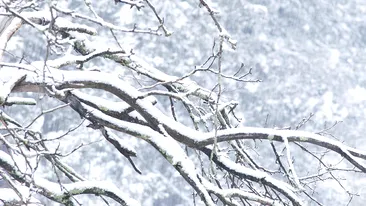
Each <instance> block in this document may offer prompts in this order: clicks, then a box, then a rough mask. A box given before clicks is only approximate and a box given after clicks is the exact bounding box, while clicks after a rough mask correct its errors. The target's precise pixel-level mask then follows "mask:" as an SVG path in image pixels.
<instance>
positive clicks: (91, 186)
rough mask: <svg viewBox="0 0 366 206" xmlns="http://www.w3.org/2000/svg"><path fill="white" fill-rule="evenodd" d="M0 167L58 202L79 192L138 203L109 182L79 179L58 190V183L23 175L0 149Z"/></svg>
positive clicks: (68, 200)
mask: <svg viewBox="0 0 366 206" xmlns="http://www.w3.org/2000/svg"><path fill="white" fill-rule="evenodd" d="M0 167H1V168H3V169H4V170H6V171H7V172H8V173H9V175H10V176H12V177H13V178H14V179H16V180H17V181H19V182H21V183H25V185H27V186H30V185H34V186H35V187H36V188H37V190H36V192H37V193H39V194H41V195H43V196H45V197H47V198H49V199H51V200H53V201H56V202H58V203H63V204H66V203H70V197H71V196H73V195H81V194H95V195H103V196H107V197H110V198H112V199H113V200H115V201H116V202H118V203H120V204H121V205H125V206H128V205H131V206H135V205H140V204H139V203H138V202H137V201H136V200H134V199H131V198H129V197H127V196H126V195H125V194H124V193H123V192H122V191H120V190H119V189H118V188H117V187H116V186H114V185H113V184H111V183H106V182H100V181H80V182H75V183H68V184H62V188H63V191H61V190H60V184H58V183H54V182H51V181H48V180H46V179H43V178H38V177H35V178H34V179H30V178H29V176H27V175H23V174H22V173H21V172H20V171H19V170H18V169H17V168H16V167H15V166H14V165H13V161H12V159H11V157H10V156H9V155H8V154H6V153H5V152H3V151H1V150H0Z"/></svg>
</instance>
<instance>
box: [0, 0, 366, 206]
mask: <svg viewBox="0 0 366 206" xmlns="http://www.w3.org/2000/svg"><path fill="white" fill-rule="evenodd" d="M309 2H311V1H309ZM273 4H276V5H273ZM290 4H296V5H298V7H291V6H289V5H290ZM307 4H309V5H307ZM310 4H311V3H303V4H302V3H299V2H298V3H294V2H292V1H288V5H287V4H285V3H283V4H282V3H281V4H280V3H278V4H277V3H273V2H272V3H265V2H262V3H261V1H254V2H251V1H232V2H231V1H230V3H228V2H227V1H209V0H197V1H193V0H191V1H177V2H165V3H162V2H160V1H152V0H143V1H138V0H131V1H122V0H115V1H100V2H92V1H89V0H83V1H69V2H68V1H31V0H27V1H19V0H12V1H3V2H2V3H0V8H1V18H2V19H1V27H0V29H1V30H0V47H1V50H0V59H1V62H0V66H1V68H0V106H1V110H0V202H1V203H4V204H5V205H12V204H18V205H57V203H59V204H62V205H81V204H85V205H102V204H104V205H131V206H135V205H232V206H234V205H296V206H300V205H329V204H332V202H330V201H332V200H331V198H328V196H329V194H330V196H332V195H333V194H339V195H337V196H338V197H337V198H338V199H335V200H333V201H335V202H337V204H344V205H346V204H348V203H355V204H357V202H359V203H360V204H361V202H362V201H363V200H365V199H364V197H363V196H362V193H361V194H360V192H359V191H358V190H359V185H360V184H362V182H364V179H365V176H364V175H365V173H366V161H365V160H366V150H365V149H366V148H365V147H364V146H360V145H359V144H357V141H359V140H356V139H355V140H354V141H351V139H352V136H354V133H356V132H355V131H358V130H356V129H355V131H349V130H351V129H349V128H351V126H352V125H351V124H350V126H348V127H349V128H348V127H345V128H346V129H348V130H346V131H344V132H339V133H338V134H341V135H343V137H341V138H337V137H335V135H333V134H332V130H333V129H334V128H337V126H338V123H339V121H337V120H338V119H337V118H336V119H335V120H334V121H333V123H332V124H331V125H328V126H325V127H324V128H322V129H321V130H320V129H319V125H323V122H324V121H329V119H332V117H333V116H337V117H347V116H348V110H347V109H345V108H342V106H340V105H334V104H333V95H334V94H333V92H331V91H328V92H324V94H323V96H322V97H319V96H320V95H318V96H316V95H313V93H314V90H315V89H314V87H316V89H319V90H321V89H322V86H316V85H317V84H316V83H309V82H305V83H304V82H301V81H297V80H298V79H300V80H301V78H305V79H306V81H307V80H309V81H310V82H312V81H315V82H321V81H323V80H324V81H326V80H325V79H326V78H327V77H326V76H325V75H328V74H329V73H331V72H328V71H325V70H322V69H319V70H316V69H315V68H313V69H309V70H308V71H311V72H312V73H311V75H313V76H311V75H310V76H311V78H310V77H308V76H307V74H306V71H304V70H306V69H307V68H308V67H311V66H312V64H311V63H309V59H308V57H307V56H304V55H300V54H301V52H303V51H300V50H306V51H307V50H311V49H314V51H315V50H316V49H319V48H320V47H325V46H324V45H326V44H327V41H330V40H329V39H330V38H332V36H331V35H329V38H324V39H322V38H318V40H317V41H318V42H317V44H314V42H313V41H312V40H308V41H304V42H303V45H301V46H299V44H300V43H301V41H302V40H301V38H300V37H299V38H300V39H299V40H296V38H295V37H293V36H291V37H289V38H288V39H287V40H286V35H289V34H285V33H283V27H288V28H292V29H293V27H291V25H293V24H297V23H298V24H300V23H301V24H304V25H303V27H302V29H304V30H306V31H308V30H309V29H315V30H316V28H317V26H319V25H321V26H322V23H316V24H314V28H310V27H311V26H310V25H309V24H307V23H304V22H302V20H304V19H305V17H304V16H307V15H308V14H309V13H311V11H310V9H309V10H307V9H306V8H303V9H301V5H303V6H309V7H308V8H310V7H311V5H310ZM299 5H300V6H299ZM324 5H325V3H324V2H323V3H319V5H318V7H314V8H316V9H319V8H323V6H324ZM341 5H343V4H341V3H339V4H336V5H329V7H332V6H334V7H337V8H338V7H341ZM290 7H291V8H293V10H291V9H288V8H290ZM311 8H313V7H311ZM342 8H343V7H342ZM237 9H239V11H237ZM347 9H348V10H352V8H351V7H347ZM295 10H296V11H298V12H299V14H302V13H300V11H301V12H303V13H304V14H303V17H304V19H301V18H300V17H299V16H297V15H296V12H295ZM348 10H347V11H348ZM274 11H276V12H274ZM271 17H273V18H272V19H271ZM351 17H352V18H353V16H352V15H351ZM351 17H350V18H351ZM297 18H299V19H298V20H296V19H297ZM317 18H319V17H317ZM355 18H356V17H355ZM239 19H240V21H239ZM283 19H285V20H283ZM304 21H305V20H304ZM314 21H315V20H314ZM324 21H326V20H324ZM258 25H262V26H263V28H261V32H259V33H258V34H256V35H254V34H253V33H255V32H256V31H255V30H256V29H257V30H258V27H260V26H258ZM346 26H347V25H346V24H344V23H342V24H341V26H340V27H342V28H345V27H346ZM272 27H274V28H276V29H274V30H270V28H272ZM319 27H320V26H319ZM325 27H326V26H325ZM277 28H278V29H277ZM326 28H327V27H326ZM337 28H338V27H337ZM294 30H296V29H294ZM238 31H240V32H238ZM296 32H297V33H296ZM324 32H325V33H327V31H324ZM294 33H296V34H299V33H301V32H299V31H294ZM252 34H253V35H252ZM295 36H296V35H295ZM301 37H303V36H301ZM249 39H251V40H249ZM270 39H274V40H270ZM273 42H275V43H273ZM294 42H295V43H294ZM241 44H242V45H243V44H244V45H247V47H246V48H244V47H243V46H240V45H241ZM288 45H290V46H288ZM296 45H297V46H298V47H301V49H299V50H296V49H297V48H296ZM340 45H343V44H340ZM290 47H291V48H290ZM240 52H243V53H244V52H245V55H244V54H243V56H240V55H239V54H238V53H240ZM316 52H317V51H315V53H316ZM319 53H321V52H319ZM347 54H348V53H347ZM238 55H239V56H238ZM277 55H279V56H277ZM281 55H282V56H281ZM286 55H289V56H290V57H287V56H286ZM314 55H316V54H314ZM248 56H249V57H250V58H252V59H250V60H248V59H247V58H248ZM340 56H341V54H340V52H339V50H338V49H332V50H331V52H330V57H329V59H328V60H329V67H330V68H332V69H334V70H335V73H336V72H340V73H342V72H344V73H345V71H344V70H343V67H340V68H339V70H336V68H337V66H339V65H341V63H342V62H341V60H340V59H341V57H340ZM241 58H242V60H238V59H241ZM243 61H244V62H243ZM245 61H247V62H245ZM256 61H257V62H256ZM317 61H319V60H316V61H314V65H316V66H319V65H322V64H323V63H319V62H320V61H319V62H317ZM349 61H351V60H349ZM253 62H254V63H253ZM284 62H286V63H284ZM340 62H341V63H340ZM287 63H288V64H287ZM302 63H303V64H302ZM248 64H253V65H254V66H247V65H248ZM301 64H302V65H301ZM269 65H271V66H273V68H270V67H271V66H269ZM295 66H298V67H299V68H298V71H297V72H296V71H294V70H295V69H294V67H295ZM271 71H272V72H271ZM305 74H306V75H305ZM342 74H343V73H342ZM302 75H303V76H302ZM332 75H334V74H329V76H332ZM345 76H346V75H345ZM360 76H361V75H360ZM352 78H355V77H353V76H352V75H349V76H346V79H347V80H348V79H352ZM362 78H364V77H362ZM357 80H358V79H357ZM296 82H301V85H300V83H299V85H296ZM269 83H272V84H269ZM262 85H263V88H264V89H265V90H266V92H263V91H261V90H259V89H258V88H260V87H262ZM314 85H315V86H314ZM298 87H302V88H304V92H302V93H301V94H298V95H296V91H297V90H296V89H297V88H298ZM331 88H332V89H334V90H337V89H342V90H345V88H343V87H342V86H340V85H339V84H334V85H331ZM356 88H358V89H357V91H356V90H349V91H350V93H352V92H354V93H356V94H354V95H353V96H357V94H359V93H362V91H363V94H365V92H364V91H366V90H364V89H363V87H362V86H361V87H356ZM305 90H306V91H305ZM274 93H278V94H280V96H281V98H282V99H283V101H284V102H285V103H284V104H281V105H280V103H279V100H275V99H273V95H274ZM299 93H300V92H299ZM294 95H295V97H294V98H293V96H294ZM291 98H293V99H291ZM318 98H324V105H323V107H322V109H321V112H319V113H321V114H322V115H323V117H324V118H323V119H322V118H319V117H316V118H314V114H312V113H311V114H310V115H309V114H308V113H306V112H307V111H308V110H311V109H313V110H314V111H311V112H316V111H315V110H316V109H315V108H317V106H316V105H318V103H319V101H318ZM335 98H339V97H338V96H337V97H335ZM288 99H290V100H288ZM287 100H288V101H287ZM305 100H306V101H305ZM363 100H365V99H363ZM363 100H362V99H361V100H357V101H363ZM286 101H287V103H288V104H286ZM355 101H356V100H355ZM289 102H291V103H293V104H290V103H289ZM273 105H274V106H273ZM289 105H290V106H289ZM294 105H295V106H294ZM299 105H305V106H306V105H312V106H308V107H306V108H301V107H300V106H299ZM362 105H363V104H359V106H358V107H357V108H359V109H360V110H362V108H363V106H362ZM272 106H273V107H274V108H277V109H276V110H275V111H273V112H272V113H270V112H269V113H266V114H265V113H264V111H266V110H268V108H271V109H272ZM305 106H304V107H305ZM338 108H339V109H338ZM245 110H247V111H245ZM334 110H337V111H334ZM297 111H298V112H297ZM305 111H306V112H305ZM278 113H282V114H281V115H279V116H280V117H279V118H278V122H277V123H276V125H275V124H273V125H270V123H269V121H270V120H271V119H270V115H272V114H278ZM266 115H267V117H266ZM315 115H316V114H315ZM243 116H244V117H243ZM260 116H261V117H260ZM299 116H300V117H301V118H299ZM304 116H306V117H304ZM286 118H288V119H289V120H288V121H289V122H288V124H292V123H293V122H298V123H297V124H296V125H295V126H282V125H283V124H285V123H284V121H283V119H286ZM314 121H322V122H319V123H318V125H316V124H315V125H311V123H312V122H314ZM253 122H255V123H253ZM309 124H310V127H309V126H308V125H309ZM313 124H314V123H313ZM280 125H281V126H280ZM356 126H357V125H356V124H355V127H356ZM357 127H358V126H357ZM345 135H349V137H348V136H345ZM164 159H165V160H164ZM352 176H353V177H355V178H359V179H360V183H352ZM349 188H351V189H349ZM333 203H334V202H333Z"/></svg>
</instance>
